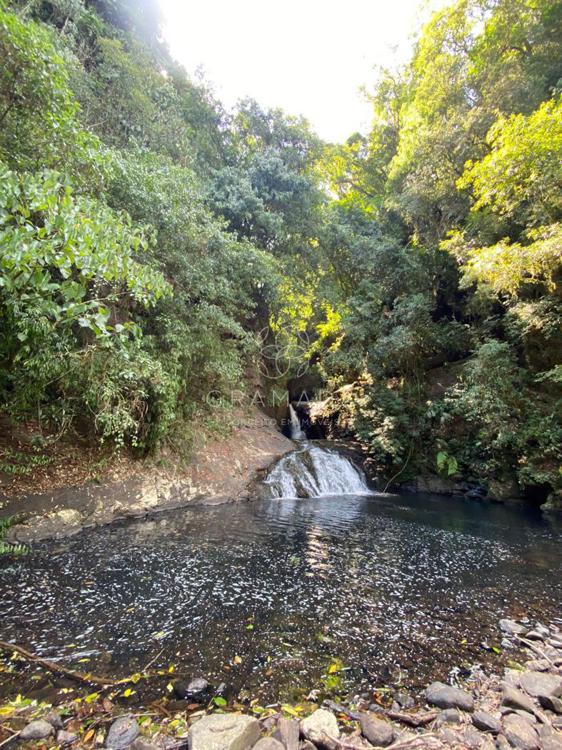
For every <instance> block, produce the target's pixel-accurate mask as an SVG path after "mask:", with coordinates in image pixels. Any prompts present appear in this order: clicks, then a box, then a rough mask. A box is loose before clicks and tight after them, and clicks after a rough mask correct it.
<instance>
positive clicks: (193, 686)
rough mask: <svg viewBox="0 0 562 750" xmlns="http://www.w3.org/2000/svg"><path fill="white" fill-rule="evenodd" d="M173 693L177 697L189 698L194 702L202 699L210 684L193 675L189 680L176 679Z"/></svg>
mask: <svg viewBox="0 0 562 750" xmlns="http://www.w3.org/2000/svg"><path fill="white" fill-rule="evenodd" d="M173 687H174V693H175V695H177V697H178V698H180V699H183V698H189V699H191V700H194V701H196V702H199V701H200V700H201V699H204V698H205V696H206V694H207V692H208V691H209V688H210V685H209V683H208V682H207V680H205V679H204V678H203V677H195V678H194V679H193V680H190V681H189V682H185V681H183V680H178V682H175V683H174V686H173Z"/></svg>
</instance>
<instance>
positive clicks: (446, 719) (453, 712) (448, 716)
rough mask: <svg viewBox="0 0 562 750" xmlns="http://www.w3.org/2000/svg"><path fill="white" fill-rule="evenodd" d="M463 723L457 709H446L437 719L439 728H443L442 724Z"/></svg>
mask: <svg viewBox="0 0 562 750" xmlns="http://www.w3.org/2000/svg"><path fill="white" fill-rule="evenodd" d="M461 722H462V715H461V713H460V711H458V710H457V709H456V708H446V709H445V710H444V711H441V713H440V714H439V715H438V716H437V718H436V719H435V723H436V724H437V726H441V725H442V724H460V723H461Z"/></svg>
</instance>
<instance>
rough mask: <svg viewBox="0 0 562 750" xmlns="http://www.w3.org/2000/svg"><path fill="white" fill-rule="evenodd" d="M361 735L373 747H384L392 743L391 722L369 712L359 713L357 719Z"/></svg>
mask: <svg viewBox="0 0 562 750" xmlns="http://www.w3.org/2000/svg"><path fill="white" fill-rule="evenodd" d="M359 723H360V725H361V731H362V733H363V736H364V737H366V738H367V739H368V740H369V742H370V743H371V744H372V745H374V746H375V747H386V746H387V745H390V744H392V742H393V741H394V737H395V731H394V727H393V726H392V724H390V723H389V722H388V721H383V720H382V719H377V717H376V716H374V715H373V714H370V713H364V714H361V718H360V719H359Z"/></svg>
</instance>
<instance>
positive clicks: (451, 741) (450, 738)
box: [439, 727, 459, 747]
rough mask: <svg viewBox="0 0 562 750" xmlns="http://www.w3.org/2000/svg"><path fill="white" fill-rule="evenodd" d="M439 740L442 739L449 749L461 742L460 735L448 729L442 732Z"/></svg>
mask: <svg viewBox="0 0 562 750" xmlns="http://www.w3.org/2000/svg"><path fill="white" fill-rule="evenodd" d="M439 739H441V740H442V741H443V742H444V743H445V745H446V746H447V747H455V746H456V745H458V742H459V736H458V734H457V733H456V732H453V730H452V729H448V728H447V727H445V728H444V729H441V730H440V732H439Z"/></svg>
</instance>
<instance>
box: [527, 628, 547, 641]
mask: <svg viewBox="0 0 562 750" xmlns="http://www.w3.org/2000/svg"><path fill="white" fill-rule="evenodd" d="M525 638H528V639H529V640H530V641H544V635H542V634H541V633H539V631H538V630H529V632H528V633H527V635H526V636H525Z"/></svg>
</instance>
